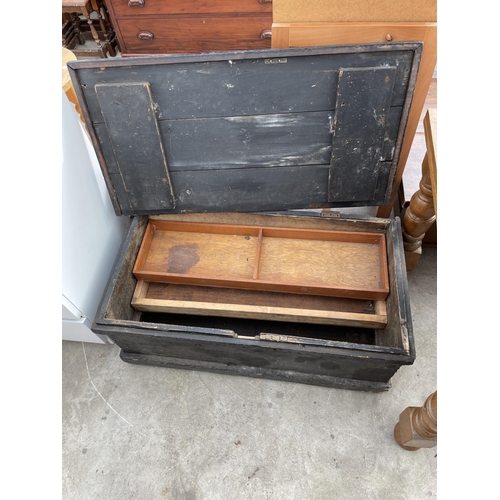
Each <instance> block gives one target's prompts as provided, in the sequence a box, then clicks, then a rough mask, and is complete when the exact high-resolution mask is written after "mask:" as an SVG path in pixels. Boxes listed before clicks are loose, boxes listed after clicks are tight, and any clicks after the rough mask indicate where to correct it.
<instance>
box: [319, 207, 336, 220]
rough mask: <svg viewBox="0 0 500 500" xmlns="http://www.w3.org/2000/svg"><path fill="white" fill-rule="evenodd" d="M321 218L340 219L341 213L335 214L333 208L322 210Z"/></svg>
mask: <svg viewBox="0 0 500 500" xmlns="http://www.w3.org/2000/svg"><path fill="white" fill-rule="evenodd" d="M320 217H326V218H328V219H340V212H334V211H333V210H332V209H331V208H324V209H323V210H321V214H320Z"/></svg>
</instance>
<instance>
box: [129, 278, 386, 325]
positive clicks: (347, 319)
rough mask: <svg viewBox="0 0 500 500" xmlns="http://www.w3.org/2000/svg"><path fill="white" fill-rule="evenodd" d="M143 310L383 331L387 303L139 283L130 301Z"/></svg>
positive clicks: (136, 307) (133, 305)
mask: <svg viewBox="0 0 500 500" xmlns="http://www.w3.org/2000/svg"><path fill="white" fill-rule="evenodd" d="M131 304H132V307H134V309H136V310H138V311H145V312H164V313H165V312H166V313H176V314H193V315H198V316H224V317H232V318H247V319H248V318H250V319H264V320H272V321H287V322H295V323H312V324H326V325H343V326H354V327H361V328H384V327H385V326H386V324H387V310H386V304H385V301H383V300H377V301H372V300H361V299H346V298H338V297H325V296H320V295H299V294H294V293H280V292H266V291H257V290H238V289H228V288H216V287H204V286H193V285H175V284H166V283H148V282H146V281H138V282H137V285H136V288H135V293H134V296H133V298H132V301H131Z"/></svg>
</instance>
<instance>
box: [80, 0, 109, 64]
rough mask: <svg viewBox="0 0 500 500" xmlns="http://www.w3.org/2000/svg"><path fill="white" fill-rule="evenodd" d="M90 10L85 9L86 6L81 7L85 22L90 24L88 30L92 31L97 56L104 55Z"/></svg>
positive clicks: (102, 56) (103, 56)
mask: <svg viewBox="0 0 500 500" xmlns="http://www.w3.org/2000/svg"><path fill="white" fill-rule="evenodd" d="M91 12H92V10H90V9H87V7H86V6H85V7H82V14H83V15H84V16H85V19H87V24H88V25H89V26H90V31H91V32H92V36H93V38H94V40H95V43H96V45H97V52H98V53H99V56H100V57H101V58H105V57H106V53H105V51H104V49H103V48H102V45H101V41H100V40H99V34H98V33H97V30H96V29H95V27H94V24H93V21H92V19H91V17H90V14H91Z"/></svg>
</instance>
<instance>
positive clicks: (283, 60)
mask: <svg viewBox="0 0 500 500" xmlns="http://www.w3.org/2000/svg"><path fill="white" fill-rule="evenodd" d="M286 62H288V59H287V58H286V57H275V58H273V59H264V64H285V63H286Z"/></svg>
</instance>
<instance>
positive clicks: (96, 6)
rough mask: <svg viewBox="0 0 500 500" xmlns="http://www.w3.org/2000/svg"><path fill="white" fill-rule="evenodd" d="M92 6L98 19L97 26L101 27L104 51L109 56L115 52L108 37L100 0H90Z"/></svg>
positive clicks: (114, 54) (107, 27)
mask: <svg viewBox="0 0 500 500" xmlns="http://www.w3.org/2000/svg"><path fill="white" fill-rule="evenodd" d="M92 8H93V9H94V12H95V13H96V15H97V20H98V21H99V26H100V28H101V33H102V36H103V37H104V47H105V50H106V52H108V53H109V55H110V56H111V57H115V56H116V52H115V51H114V49H113V47H112V45H111V40H110V37H109V26H108V23H107V20H106V15H105V14H104V13H103V10H104V9H103V8H102V4H101V1H100V0H92Z"/></svg>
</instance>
